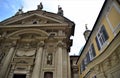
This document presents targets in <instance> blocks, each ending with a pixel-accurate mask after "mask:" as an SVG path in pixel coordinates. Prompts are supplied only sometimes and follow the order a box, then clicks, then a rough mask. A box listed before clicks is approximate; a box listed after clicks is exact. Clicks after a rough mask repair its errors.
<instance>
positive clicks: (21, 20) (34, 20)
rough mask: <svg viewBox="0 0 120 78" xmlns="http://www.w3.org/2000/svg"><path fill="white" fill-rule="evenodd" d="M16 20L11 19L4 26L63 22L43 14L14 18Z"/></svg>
mask: <svg viewBox="0 0 120 78" xmlns="http://www.w3.org/2000/svg"><path fill="white" fill-rule="evenodd" d="M13 18H14V19H12V18H11V19H9V21H6V22H5V23H4V25H21V24H23V25H24V24H25V25H31V24H61V23H62V22H63V21H60V20H57V19H54V18H51V17H47V16H45V15H42V14H37V13H33V14H30V15H26V16H23V15H21V16H19V17H17V16H16V17H13Z"/></svg>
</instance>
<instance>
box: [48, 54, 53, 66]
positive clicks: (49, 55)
mask: <svg viewBox="0 0 120 78" xmlns="http://www.w3.org/2000/svg"><path fill="white" fill-rule="evenodd" d="M47 64H49V65H52V53H49V54H48V55H47Z"/></svg>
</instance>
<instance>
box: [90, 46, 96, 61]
mask: <svg viewBox="0 0 120 78" xmlns="http://www.w3.org/2000/svg"><path fill="white" fill-rule="evenodd" d="M93 47H94V46H93ZM89 56H90V61H91V60H93V59H94V58H95V57H94V56H93V50H92V44H91V45H90V48H89Z"/></svg>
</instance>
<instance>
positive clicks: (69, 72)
mask: <svg viewBox="0 0 120 78" xmlns="http://www.w3.org/2000/svg"><path fill="white" fill-rule="evenodd" d="M68 78H71V66H70V56H69V54H68Z"/></svg>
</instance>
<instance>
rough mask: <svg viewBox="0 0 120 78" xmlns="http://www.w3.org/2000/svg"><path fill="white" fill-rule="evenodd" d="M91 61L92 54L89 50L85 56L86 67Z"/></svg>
mask: <svg viewBox="0 0 120 78" xmlns="http://www.w3.org/2000/svg"><path fill="white" fill-rule="evenodd" d="M89 62H90V55H89V52H88V53H87V54H86V57H85V58H84V64H85V68H86V66H87V64H88V63H89Z"/></svg>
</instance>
